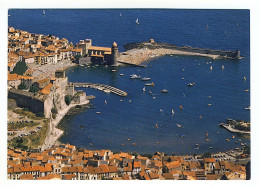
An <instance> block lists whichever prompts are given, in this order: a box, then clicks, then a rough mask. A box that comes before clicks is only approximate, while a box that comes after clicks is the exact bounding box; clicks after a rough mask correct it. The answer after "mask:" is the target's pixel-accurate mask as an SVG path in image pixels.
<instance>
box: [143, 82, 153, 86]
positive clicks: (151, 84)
mask: <svg viewBox="0 0 260 188" xmlns="http://www.w3.org/2000/svg"><path fill="white" fill-rule="evenodd" d="M145 85H146V86H154V83H153V82H152V83H146V84H145Z"/></svg>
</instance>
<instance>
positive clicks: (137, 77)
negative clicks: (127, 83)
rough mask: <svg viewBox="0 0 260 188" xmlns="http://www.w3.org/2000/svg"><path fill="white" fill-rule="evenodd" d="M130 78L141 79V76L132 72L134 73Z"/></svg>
mask: <svg viewBox="0 0 260 188" xmlns="http://www.w3.org/2000/svg"><path fill="white" fill-rule="evenodd" d="M130 78H131V79H139V78H141V76H137V75H136V74H132V75H130Z"/></svg>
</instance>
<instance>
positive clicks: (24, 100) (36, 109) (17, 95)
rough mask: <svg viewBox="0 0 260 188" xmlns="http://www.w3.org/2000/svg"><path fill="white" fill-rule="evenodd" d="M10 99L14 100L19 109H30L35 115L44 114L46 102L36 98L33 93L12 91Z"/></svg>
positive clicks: (10, 91)
mask: <svg viewBox="0 0 260 188" xmlns="http://www.w3.org/2000/svg"><path fill="white" fill-rule="evenodd" d="M8 98H9V99H14V100H15V101H16V103H17V106H18V107H22V108H28V109H30V111H32V112H33V113H40V112H41V113H44V101H43V100H40V99H38V98H36V97H35V96H34V94H33V93H32V92H28V91H21V90H17V89H13V88H12V89H10V90H9V92H8Z"/></svg>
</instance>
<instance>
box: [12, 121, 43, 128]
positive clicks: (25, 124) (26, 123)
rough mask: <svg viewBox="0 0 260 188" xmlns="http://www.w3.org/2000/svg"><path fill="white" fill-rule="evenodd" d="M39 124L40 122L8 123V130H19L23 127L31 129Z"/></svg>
mask: <svg viewBox="0 0 260 188" xmlns="http://www.w3.org/2000/svg"><path fill="white" fill-rule="evenodd" d="M39 124H40V122H34V121H28V122H25V121H18V122H15V123H11V122H9V123H8V129H21V128H24V127H33V126H36V125H39Z"/></svg>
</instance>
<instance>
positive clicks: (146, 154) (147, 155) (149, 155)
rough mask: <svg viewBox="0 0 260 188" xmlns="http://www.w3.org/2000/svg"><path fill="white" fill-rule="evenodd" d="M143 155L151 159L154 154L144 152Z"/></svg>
mask: <svg viewBox="0 0 260 188" xmlns="http://www.w3.org/2000/svg"><path fill="white" fill-rule="evenodd" d="M141 156H143V157H148V158H149V159H151V158H152V157H153V155H152V154H150V153H145V154H142V155H141Z"/></svg>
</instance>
